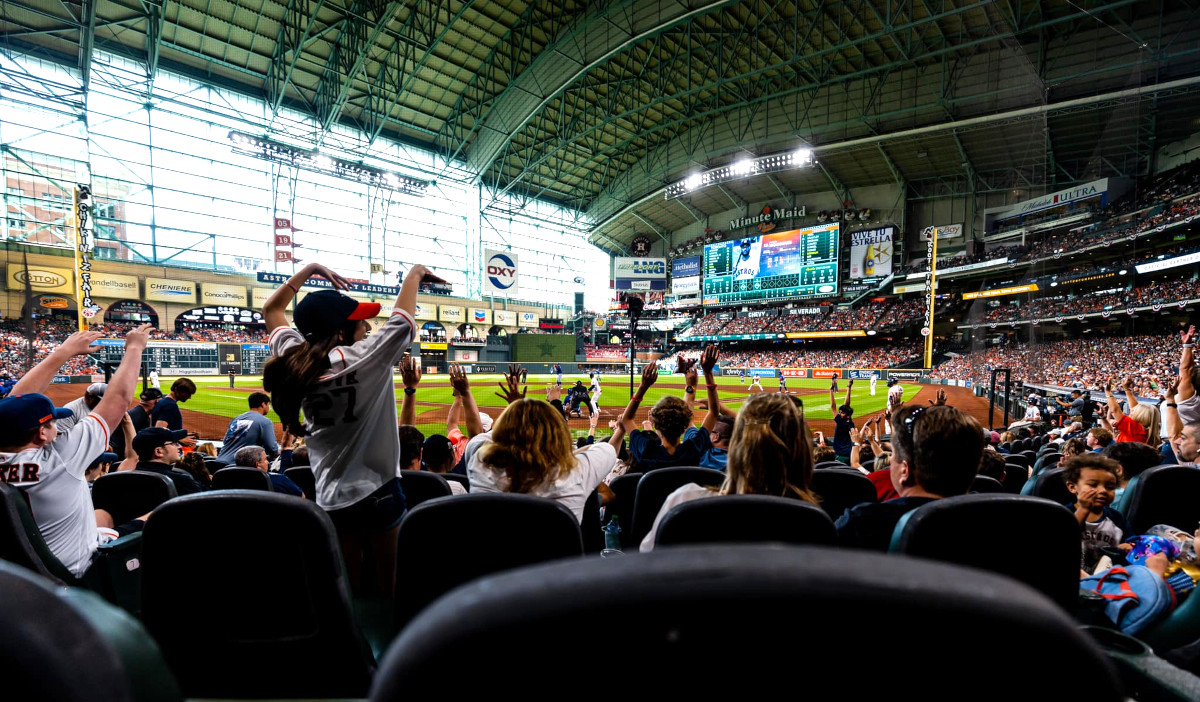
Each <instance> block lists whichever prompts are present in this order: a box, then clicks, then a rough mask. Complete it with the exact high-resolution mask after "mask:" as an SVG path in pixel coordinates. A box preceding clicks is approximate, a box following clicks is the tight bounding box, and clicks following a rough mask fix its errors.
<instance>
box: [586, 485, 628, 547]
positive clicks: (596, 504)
mask: <svg viewBox="0 0 1200 702" xmlns="http://www.w3.org/2000/svg"><path fill="white" fill-rule="evenodd" d="M617 523H618V524H620V520H617ZM579 531H580V533H581V535H582V536H583V552H584V553H600V552H601V551H603V550H604V532H602V531H601V525H600V492H599V491H598V490H592V494H590V495H588V496H587V500H585V501H584V503H583V518H582V519H581V520H579Z"/></svg>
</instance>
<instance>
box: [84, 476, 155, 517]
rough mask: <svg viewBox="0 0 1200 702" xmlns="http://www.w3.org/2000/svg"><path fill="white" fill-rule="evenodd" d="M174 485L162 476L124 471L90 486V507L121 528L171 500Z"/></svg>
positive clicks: (103, 477)
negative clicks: (109, 517) (121, 525)
mask: <svg viewBox="0 0 1200 702" xmlns="http://www.w3.org/2000/svg"><path fill="white" fill-rule="evenodd" d="M175 496H176V495H175V483H173V482H171V479H170V478H168V477H167V476H165V475H162V474H161V473H153V472H151V471H148V470H127V471H121V472H119V473H109V474H107V475H102V476H100V477H99V478H97V479H96V482H94V483H92V506H93V507H95V508H96V509H102V510H104V511H106V512H108V513H109V514H110V515H111V516H112V520H113V523H114V524H124V523H125V522H128V521H129V520H131V519H137V518H138V517H140V516H142V515H144V514H146V513H148V512H150V511H151V510H153V509H154V508H155V507H158V506H159V505H161V504H162V503H164V502H166V501H167V500H170V499H172V498H174V497H175Z"/></svg>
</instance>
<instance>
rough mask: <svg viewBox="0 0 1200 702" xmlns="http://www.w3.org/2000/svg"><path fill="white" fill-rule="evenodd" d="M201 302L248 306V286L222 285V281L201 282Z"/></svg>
mask: <svg viewBox="0 0 1200 702" xmlns="http://www.w3.org/2000/svg"><path fill="white" fill-rule="evenodd" d="M200 304H202V305H230V306H233V307H245V306H246V288H245V287H243V286H241V285H222V284H220V283H201V285H200Z"/></svg>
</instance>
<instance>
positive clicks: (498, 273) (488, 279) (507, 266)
mask: <svg viewBox="0 0 1200 702" xmlns="http://www.w3.org/2000/svg"><path fill="white" fill-rule="evenodd" d="M517 291H518V286H517V255H516V254H515V253H513V252H511V251H496V250H494V249H485V250H484V253H483V292H484V294H488V295H516V294H517Z"/></svg>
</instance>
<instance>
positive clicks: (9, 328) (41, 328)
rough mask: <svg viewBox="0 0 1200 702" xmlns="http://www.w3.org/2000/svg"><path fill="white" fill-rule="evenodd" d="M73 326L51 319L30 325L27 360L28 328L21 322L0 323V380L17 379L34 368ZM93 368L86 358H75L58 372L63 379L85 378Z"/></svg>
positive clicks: (65, 336) (73, 328)
mask: <svg viewBox="0 0 1200 702" xmlns="http://www.w3.org/2000/svg"><path fill="white" fill-rule="evenodd" d="M73 331H75V325H74V324H73V323H71V322H66V321H58V320H54V319H48V318H46V319H38V320H35V321H34V323H33V336H32V342H33V343H32V347H33V357H32V358H30V355H29V348H30V341H29V328H28V326H27V324H26V321H25V320H20V319H4V320H0V378H9V379H14V380H15V379H18V378H20V377H21V376H22V375H24V374H25V371H26V370H28V369H29V368H30V367H32V366H33V365H34V364H36V363H38V362H40V361H41V360H42V359H44V358H45V357H46V356H47V355H48V354H49V353H50V352H51V351H53V350H54V349H55V348H56V347H57V346H58V345H59V344H61V343H62V342H63V341H64V340H65V339H66V338H67V337H68V336H70V335H71V333H72V332H73ZM96 372H98V371H97V368H96V365H95V363H93V362H92V360H91V359H90V358H88V357H87V356H76V357H74V358H71V359H70V361H68V362H67V363H66V365H64V366H63V368H62V374H64V375H89V374H91V373H96Z"/></svg>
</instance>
